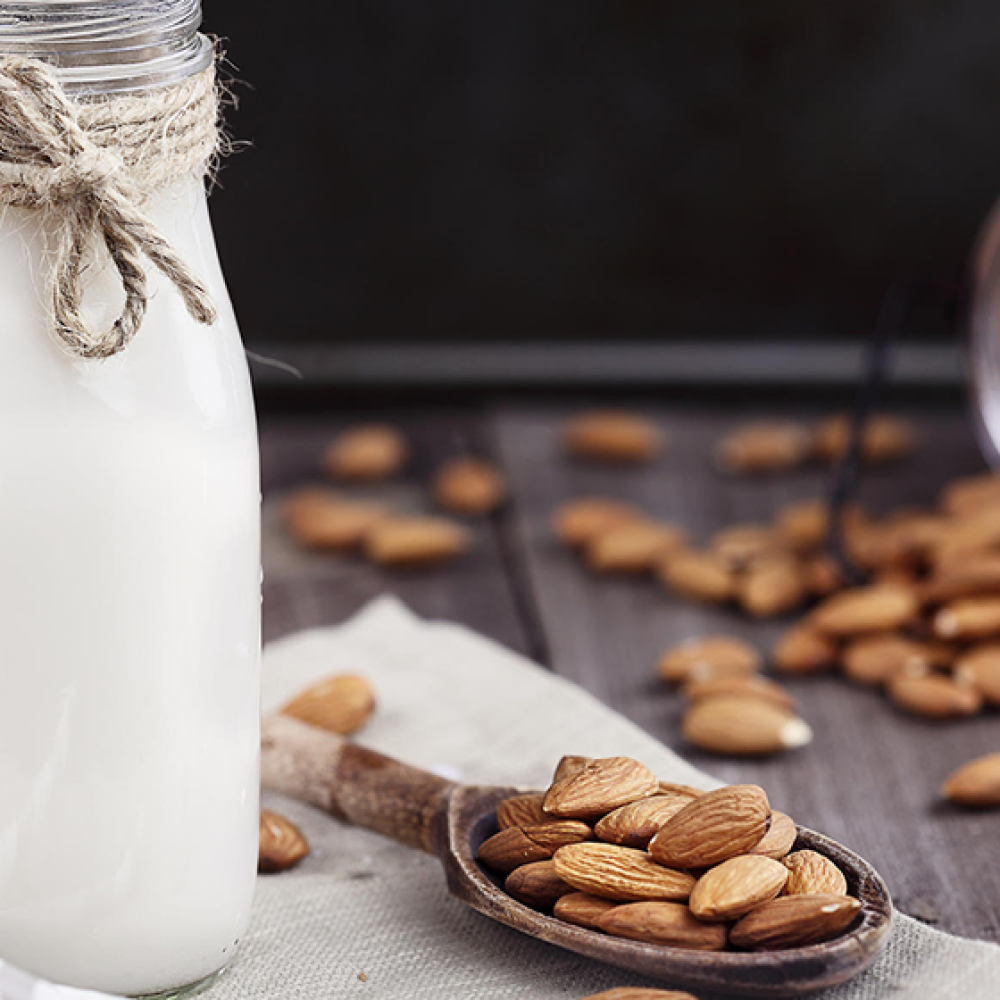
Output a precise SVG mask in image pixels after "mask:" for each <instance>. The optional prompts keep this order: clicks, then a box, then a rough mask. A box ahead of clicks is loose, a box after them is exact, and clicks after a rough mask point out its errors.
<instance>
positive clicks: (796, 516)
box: [775, 500, 830, 553]
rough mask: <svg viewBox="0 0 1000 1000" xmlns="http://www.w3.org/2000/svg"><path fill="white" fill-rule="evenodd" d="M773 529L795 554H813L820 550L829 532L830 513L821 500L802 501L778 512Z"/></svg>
mask: <svg viewBox="0 0 1000 1000" xmlns="http://www.w3.org/2000/svg"><path fill="white" fill-rule="evenodd" d="M775 527H776V530H777V534H778V537H779V538H781V540H782V541H783V542H784V543H785V544H786V545H787V546H788V547H789V548H791V549H793V550H794V551H796V552H803V553H805V552H814V551H815V550H816V549H819V548H822V546H823V543H824V542H825V541H826V536H827V533H828V532H829V530H830V511H829V507H828V506H827V504H826V503H825V501H823V500H804V501H801V502H799V503H793V504H789V505H788V506H786V507H782V508H781V510H779V511H778V516H777V518H776V522H775Z"/></svg>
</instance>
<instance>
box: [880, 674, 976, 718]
mask: <svg viewBox="0 0 1000 1000" xmlns="http://www.w3.org/2000/svg"><path fill="white" fill-rule="evenodd" d="M886 690H887V691H888V693H889V697H890V698H891V699H892V701H893V702H895V704H896V705H898V706H899V707H900V708H903V709H905V710H906V711H908V712H912V713H913V714H914V715H922V716H923V717H924V718H927V719H960V718H962V717H964V716H967V715H975V714H976V713H977V712H979V711H980V710H981V709H982V707H983V698H982V695H981V694H980V693H979V692H978V691H977V690H976V689H975V688H974V687H973V686H972V685H971V684H961V683H958V682H956V681H954V680H952V679H951V678H950V677H945V676H943V675H942V674H927V675H926V676H921V677H908V676H906V675H897V676H895V677H892V678H890V680H889V682H888V684H887V687H886Z"/></svg>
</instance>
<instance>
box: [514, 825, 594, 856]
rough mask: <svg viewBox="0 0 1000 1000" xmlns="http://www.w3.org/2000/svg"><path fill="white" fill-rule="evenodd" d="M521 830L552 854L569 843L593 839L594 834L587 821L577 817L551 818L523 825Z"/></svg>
mask: <svg viewBox="0 0 1000 1000" xmlns="http://www.w3.org/2000/svg"><path fill="white" fill-rule="evenodd" d="M521 832H522V833H523V834H524V835H525V836H526V837H527V838H528V839H529V840H533V841H534V842H535V843H536V844H538V846H539V847H544V848H545V849H546V850H547V851H548V852H549V853H550V854H555V852H556V851H557V850H558V849H559V848H560V847H565V846H566V845H567V844H579V843H580V842H581V841H583V840H591V839H593V836H594V833H593V831H592V830H591V829H590V827H589V826H587V824H586V823H581V822H580V821H579V820H575V819H564V820H558V821H557V822H555V823H553V822H552V820H551V818H549V821H548V822H546V823H533V824H531V825H529V826H522V827H521Z"/></svg>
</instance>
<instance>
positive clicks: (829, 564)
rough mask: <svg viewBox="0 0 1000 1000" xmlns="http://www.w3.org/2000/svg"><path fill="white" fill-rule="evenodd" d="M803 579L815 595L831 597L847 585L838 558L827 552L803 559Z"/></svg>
mask: <svg viewBox="0 0 1000 1000" xmlns="http://www.w3.org/2000/svg"><path fill="white" fill-rule="evenodd" d="M802 581H803V583H804V584H805V587H806V590H808V591H809V593H810V594H811V595H812V596H813V597H829V596H830V594H835V593H836V592H837V591H838V590H842V589H843V588H844V586H845V585H846V580H845V579H844V574H843V571H842V570H841V569H840V567H839V566H838V565H837V561H836V559H834V558H833V556H831V555H829V553H826V552H817V553H815V554H814V555H811V556H809V557H808V558H806V559H804V560H803V562H802Z"/></svg>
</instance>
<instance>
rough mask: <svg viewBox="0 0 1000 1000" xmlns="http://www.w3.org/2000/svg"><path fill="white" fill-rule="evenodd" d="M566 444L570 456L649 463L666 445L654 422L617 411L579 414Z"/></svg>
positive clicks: (566, 435) (567, 431)
mask: <svg viewBox="0 0 1000 1000" xmlns="http://www.w3.org/2000/svg"><path fill="white" fill-rule="evenodd" d="M563 441H564V443H565V445H566V449H567V450H568V451H569V453H570V454H571V455H575V456H577V457H579V458H593V459H599V460H601V461H609V462H649V461H652V460H653V459H654V458H656V456H657V455H658V454H659V452H660V451H661V449H662V446H663V440H662V436H661V434H660V432H659V431H658V430H657V428H656V426H655V425H654V424H653V423H651V422H650V421H649V420H646V419H645V418H644V417H640V416H637V415H635V414H633V413H624V412H619V411H617V410H600V411H595V412H593V413H583V414H580V415H579V416H578V417H575V418H574V419H573V420H571V421H570V422H569V424H567V426H566V428H565V431H564V433H563Z"/></svg>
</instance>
